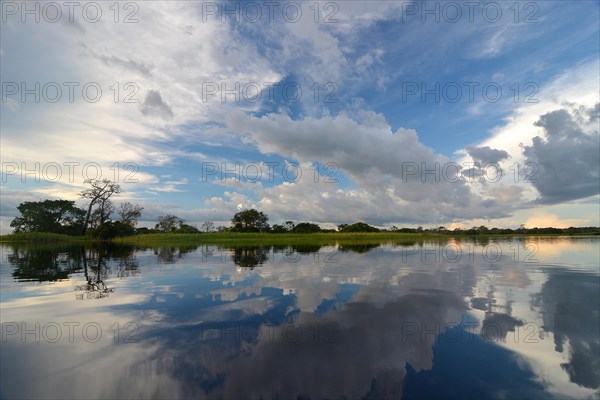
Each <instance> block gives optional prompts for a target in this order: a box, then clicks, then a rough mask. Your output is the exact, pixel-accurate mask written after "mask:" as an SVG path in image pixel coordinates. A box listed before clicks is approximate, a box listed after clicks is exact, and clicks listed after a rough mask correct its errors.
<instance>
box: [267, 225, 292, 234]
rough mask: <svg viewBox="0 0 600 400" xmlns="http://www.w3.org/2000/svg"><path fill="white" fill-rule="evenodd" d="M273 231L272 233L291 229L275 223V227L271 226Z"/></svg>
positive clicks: (286, 231)
mask: <svg viewBox="0 0 600 400" xmlns="http://www.w3.org/2000/svg"><path fill="white" fill-rule="evenodd" d="M271 232H272V233H288V232H289V230H288V229H287V227H285V226H283V225H278V224H275V225H273V227H272V228H271Z"/></svg>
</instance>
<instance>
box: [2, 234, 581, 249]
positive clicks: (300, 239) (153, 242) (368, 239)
mask: <svg viewBox="0 0 600 400" xmlns="http://www.w3.org/2000/svg"><path fill="white" fill-rule="evenodd" d="M588 235H589V234H588ZM541 236H554V237H558V236H572V235H567V234H564V233H563V234H527V233H525V234H524V233H518V234H517V233H511V234H480V235H465V234H457V233H431V232H426V233H399V232H377V233H358V232H357V233H341V232H331V233H309V234H299V233H283V234H272V233H234V232H213V233H194V234H191V233H151V234H143V235H136V236H128V237H123V238H116V239H113V240H112V243H115V244H133V245H141V246H160V245H195V244H203V243H209V244H224V245H227V246H229V247H236V246H252V245H269V244H273V245H277V244H279V245H288V244H298V245H302V244H319V245H327V244H336V243H338V244H342V245H343V244H377V243H382V242H393V243H410V242H413V243H414V242H420V241H424V240H428V241H432V240H433V241H435V240H440V241H445V240H447V239H449V238H455V239H459V240H478V239H479V240H490V239H493V238H505V237H541ZM577 236H579V235H577ZM0 243H34V244H52V243H57V244H58V243H61V244H70V243H97V240H96V239H93V238H90V237H87V236H68V235H60V234H55V233H39V232H36V233H16V234H10V235H3V236H0Z"/></svg>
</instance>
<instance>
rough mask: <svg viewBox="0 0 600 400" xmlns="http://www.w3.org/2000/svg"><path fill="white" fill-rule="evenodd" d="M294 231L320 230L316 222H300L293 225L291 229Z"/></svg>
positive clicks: (314, 231) (311, 231)
mask: <svg viewBox="0 0 600 400" xmlns="http://www.w3.org/2000/svg"><path fill="white" fill-rule="evenodd" d="M292 232H294V233H317V232H321V227H320V226H319V225H317V224H311V223H308V222H302V223H300V224H298V225H296V226H295V227H294V229H293V230H292Z"/></svg>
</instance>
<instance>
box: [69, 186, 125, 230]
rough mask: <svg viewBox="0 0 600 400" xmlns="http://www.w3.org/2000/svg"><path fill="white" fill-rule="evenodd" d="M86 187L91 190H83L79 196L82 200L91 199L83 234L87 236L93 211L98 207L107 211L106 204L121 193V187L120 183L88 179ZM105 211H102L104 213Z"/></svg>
mask: <svg viewBox="0 0 600 400" xmlns="http://www.w3.org/2000/svg"><path fill="white" fill-rule="evenodd" d="M83 183H84V184H86V185H90V186H91V187H90V188H89V189H86V190H83V191H82V192H81V193H80V194H79V195H80V196H81V198H82V199H89V200H90V204H89V205H88V210H87V214H86V217H85V222H84V224H83V228H82V230H81V233H82V234H83V235H85V232H86V231H87V228H88V225H89V223H90V218H91V216H92V209H93V208H94V206H96V205H98V204H99V205H100V208H102V209H105V207H106V202H107V201H108V199H109V198H110V197H111V196H112V195H113V194H118V193H121V186H120V185H119V184H118V183H115V182H113V181H111V180H109V179H102V180H98V179H86V180H85V181H84V182H83ZM103 212H105V211H102V212H101V213H103Z"/></svg>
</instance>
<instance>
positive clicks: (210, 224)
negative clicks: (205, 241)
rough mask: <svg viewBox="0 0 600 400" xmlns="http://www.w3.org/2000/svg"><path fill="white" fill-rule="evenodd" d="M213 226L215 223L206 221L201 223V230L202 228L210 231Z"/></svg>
mask: <svg viewBox="0 0 600 400" xmlns="http://www.w3.org/2000/svg"><path fill="white" fill-rule="evenodd" d="M214 227H215V224H214V223H213V222H211V221H206V222H203V223H202V230H204V232H212V230H213V229H214Z"/></svg>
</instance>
